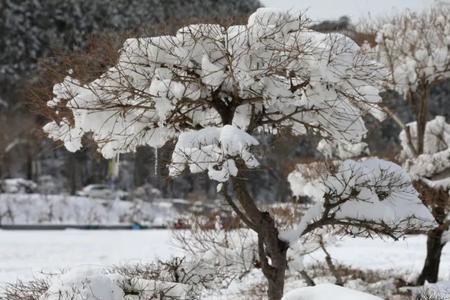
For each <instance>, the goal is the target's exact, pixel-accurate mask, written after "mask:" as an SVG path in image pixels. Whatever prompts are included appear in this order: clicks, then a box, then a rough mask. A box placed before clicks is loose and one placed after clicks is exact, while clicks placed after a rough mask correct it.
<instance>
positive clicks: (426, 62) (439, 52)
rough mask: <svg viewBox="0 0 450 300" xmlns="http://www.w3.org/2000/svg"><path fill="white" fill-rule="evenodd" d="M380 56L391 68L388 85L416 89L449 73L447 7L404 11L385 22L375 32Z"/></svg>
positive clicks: (449, 20) (449, 21)
mask: <svg viewBox="0 0 450 300" xmlns="http://www.w3.org/2000/svg"><path fill="white" fill-rule="evenodd" d="M376 42H377V47H376V52H377V54H378V56H379V59H380V60H381V61H382V62H383V63H385V64H386V66H388V67H389V68H390V71H391V74H392V78H391V79H392V82H391V83H392V85H391V88H393V89H395V90H397V91H398V92H400V93H403V94H405V95H406V94H408V92H416V91H417V90H418V89H420V86H421V85H426V84H430V83H433V82H436V81H439V80H442V79H445V78H449V77H450V51H449V46H450V7H449V6H448V5H435V6H433V7H431V8H430V9H428V10H425V11H423V12H421V13H417V12H413V11H406V12H404V13H402V14H400V15H398V16H396V17H394V18H392V19H390V20H389V21H388V22H387V23H385V24H384V25H383V26H382V27H381V28H380V29H379V31H378V33H377V36H376Z"/></svg>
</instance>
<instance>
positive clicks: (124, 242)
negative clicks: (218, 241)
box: [0, 230, 450, 286]
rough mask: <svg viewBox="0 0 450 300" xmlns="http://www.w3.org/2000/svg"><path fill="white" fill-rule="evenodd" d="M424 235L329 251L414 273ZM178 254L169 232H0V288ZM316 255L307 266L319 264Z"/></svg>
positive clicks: (351, 261)
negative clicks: (71, 271) (47, 275)
mask: <svg viewBox="0 0 450 300" xmlns="http://www.w3.org/2000/svg"><path fill="white" fill-rule="evenodd" d="M425 241H426V239H425V236H412V237H408V238H406V239H404V240H400V241H398V242H394V241H391V240H385V241H383V240H381V239H374V240H368V239H362V238H345V239H343V240H340V241H338V242H337V244H336V245H334V246H332V247H330V248H329V251H330V253H331V255H332V257H333V258H334V259H336V260H337V261H338V262H339V263H343V264H347V265H351V266H353V267H357V268H362V269H370V270H387V271H388V270H395V272H396V273H397V272H405V273H408V274H411V276H414V275H416V274H417V273H418V272H419V271H420V269H421V267H422V263H423V259H424V257H425ZM176 255H182V252H181V250H179V249H178V248H176V247H175V246H174V243H173V242H172V240H171V232H170V230H141V231H121V230H118V231H106V230H105V231H103V230H100V231H81V230H66V231H4V230H0V286H1V285H4V284H5V283H7V282H14V281H16V279H22V280H26V279H31V278H33V277H34V276H37V277H39V276H40V275H41V273H42V272H43V273H50V272H54V271H59V270H64V269H69V268H73V267H99V268H101V267H108V266H111V265H119V264H128V263H145V262H151V261H153V260H155V259H156V258H161V259H165V258H170V257H171V256H176ZM322 258H323V254H322V253H321V252H316V253H314V254H313V255H310V256H308V257H307V259H306V263H307V264H311V263H315V262H317V261H320V260H322ZM441 266H442V269H441V277H442V279H443V280H448V279H450V247H446V248H444V253H443V255H442V263H441Z"/></svg>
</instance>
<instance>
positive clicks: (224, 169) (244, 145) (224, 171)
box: [169, 125, 258, 182]
mask: <svg viewBox="0 0 450 300" xmlns="http://www.w3.org/2000/svg"><path fill="white" fill-rule="evenodd" d="M256 145H258V141H257V140H256V139H255V138H254V137H253V136H251V135H249V134H248V133H246V132H245V131H243V130H241V129H239V128H237V127H236V126H233V125H225V126H224V127H221V128H217V127H207V128H204V129H201V130H199V131H189V132H184V133H182V134H180V136H179V137H178V143H177V144H176V146H175V150H174V152H173V155H172V163H171V165H170V167H169V171H170V175H171V176H175V175H178V174H180V173H181V172H182V171H183V170H184V168H185V166H186V165H188V166H189V170H190V171H191V172H192V173H198V172H203V171H205V170H207V171H208V175H209V177H210V178H211V179H214V180H217V181H219V182H225V181H227V180H228V179H229V177H230V175H231V176H236V175H237V173H238V168H237V167H236V162H235V160H234V159H233V158H234V157H239V158H242V159H243V160H244V162H245V164H246V166H247V167H249V168H253V167H256V166H258V161H257V160H256V158H255V157H254V156H253V155H252V154H251V153H250V152H249V148H250V146H256Z"/></svg>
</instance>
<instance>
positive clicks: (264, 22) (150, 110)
mask: <svg viewBox="0 0 450 300" xmlns="http://www.w3.org/2000/svg"><path fill="white" fill-rule="evenodd" d="M308 24H309V23H308V20H307V19H305V18H304V17H303V16H298V15H292V14H289V13H285V12H279V11H274V10H270V9H259V10H258V11H257V12H256V13H254V14H253V15H251V16H250V18H249V19H248V23H247V24H246V25H232V26H221V25H218V24H194V25H190V26H186V27H183V28H181V29H179V30H178V31H177V32H176V33H175V34H174V35H165V36H156V37H143V38H131V39H128V40H126V41H125V43H124V45H123V48H122V50H121V51H120V57H119V58H118V60H117V63H116V64H115V65H114V66H111V67H109V68H108V69H107V70H106V71H105V72H104V73H103V74H102V75H100V76H99V77H98V78H97V79H95V80H93V81H90V82H82V81H80V80H79V79H76V78H75V75H76V74H73V75H68V76H67V77H66V78H65V80H64V81H63V82H61V83H59V84H56V85H55V86H54V88H53V93H54V97H53V99H51V100H50V101H49V102H48V106H49V107H51V108H52V109H54V112H55V117H56V120H55V121H53V122H50V123H48V124H47V125H45V127H44V130H45V131H46V132H47V133H48V134H49V136H50V137H51V138H53V139H55V140H61V141H63V142H64V144H65V147H66V148H67V149H68V150H70V151H77V150H79V149H80V148H82V146H83V140H82V138H83V136H84V135H85V134H86V133H90V134H91V136H92V138H93V140H95V141H96V143H97V146H98V150H99V152H100V153H101V154H102V155H103V156H104V157H106V158H113V157H115V156H116V155H118V154H120V153H126V152H132V151H135V150H136V148H137V147H138V146H141V145H149V146H151V147H155V148H160V147H162V146H163V145H165V144H167V143H171V142H175V145H174V148H173V153H172V157H171V161H170V163H169V164H168V168H169V174H170V175H171V176H177V175H180V174H182V173H184V172H185V171H186V169H189V171H190V172H192V173H202V172H206V173H207V174H208V177H209V178H210V179H212V180H215V181H217V182H219V185H218V187H217V189H218V191H220V192H221V193H222V195H223V196H224V198H225V199H226V200H227V202H228V203H229V204H230V206H231V207H232V208H233V210H234V211H235V212H236V214H237V215H238V216H239V217H240V218H241V220H242V221H243V222H244V223H245V224H246V225H247V226H248V227H249V228H250V229H252V230H253V231H255V232H256V233H257V236H258V254H259V260H260V265H261V269H262V272H263V274H264V275H265V277H266V278H267V279H268V295H269V299H272V300H278V299H281V297H282V295H283V286H284V275H285V271H286V267H287V250H288V248H289V246H290V245H292V244H293V243H295V242H296V241H297V240H299V239H300V237H302V236H305V235H307V234H308V233H310V232H312V231H314V230H315V229H318V228H321V227H323V226H332V225H336V226H343V227H346V228H349V230H350V228H351V230H355V231H356V230H357V228H358V230H359V231H362V232H372V231H373V232H378V231H383V232H386V231H388V230H393V231H394V232H395V231H396V229H398V228H399V227H398V225H399V224H398V223H399V222H400V223H403V222H405V221H406V220H409V219H411V218H417V219H421V220H423V219H427V216H428V215H429V213H428V211H427V210H425V212H424V211H423V210H421V209H420V208H421V205H420V202H419V200H418V198H417V195H416V193H415V191H414V189H413V188H412V186H411V184H410V181H409V178H408V177H407V176H406V175H405V174H404V173H403V172H402V171H401V169H400V168H399V167H398V166H395V165H393V164H391V163H388V162H384V161H379V160H371V161H367V162H364V163H359V162H354V161H348V162H345V163H343V164H342V165H341V166H338V167H337V168H336V170H337V171H336V172H332V173H331V174H333V175H330V178H332V177H333V178H336V179H335V180H331V179H330V180H331V183H332V186H333V188H332V189H330V191H329V192H326V193H325V194H324V195H323V199H324V201H322V202H319V204H318V205H316V206H314V207H313V208H312V210H311V211H308V212H307V213H306V214H305V216H304V218H303V219H302V222H301V223H300V224H299V226H298V228H296V229H294V230H290V231H288V232H282V233H280V232H279V230H278V227H277V225H276V222H275V220H274V218H273V216H272V215H271V214H270V213H268V212H266V211H262V210H260V209H259V208H258V206H257V201H256V199H255V198H254V196H253V195H252V193H251V192H250V190H249V187H248V181H247V178H248V176H249V174H250V173H252V172H256V171H257V170H258V169H259V168H260V161H261V160H260V159H259V157H258V156H259V153H258V148H259V147H258V146H259V141H258V137H259V134H260V133H266V134H272V135H284V134H285V132H289V133H290V134H292V135H293V136H299V135H305V134H315V135H319V136H321V137H323V138H326V139H330V140H339V141H340V140H343V141H350V142H358V141H359V140H361V138H362V137H363V136H364V135H365V133H366V128H365V126H364V122H363V119H362V116H363V115H365V114H366V113H371V114H373V115H375V116H377V117H380V118H381V117H382V115H380V110H379V108H378V106H377V105H378V103H379V102H380V100H381V98H380V96H379V95H378V89H377V86H378V85H379V84H380V82H381V77H382V76H383V75H384V72H383V68H382V67H381V66H380V65H379V64H378V63H376V62H374V61H373V60H371V59H369V58H368V57H367V56H366V55H365V54H364V52H363V51H361V49H360V47H359V46H358V45H357V44H356V43H354V42H353V41H352V40H350V39H349V38H347V37H345V36H343V35H341V34H322V33H318V32H314V31H312V30H310V29H308V27H307V26H308ZM367 172H369V173H370V174H371V176H369V177H367V176H366V175H365V174H366V173H367ZM380 195H383V198H382V199H381V198H380V197H381V196H380ZM406 195H409V197H406ZM402 196H403V197H402ZM385 199H389V201H383V200H385ZM395 201H402V206H403V207H412V208H413V209H411V210H405V211H408V212H409V213H405V214H402V215H400V216H401V218H393V219H392V218H391V219H390V222H388V221H387V220H386V219H384V218H380V217H382V216H383V215H385V212H386V211H387V210H390V209H394V208H395V206H394V205H389V203H391V202H395ZM362 203H366V205H367V204H369V205H370V204H373V205H375V207H378V208H375V209H374V210H373V211H374V212H379V214H375V213H373V214H372V213H368V214H362V213H361V212H360V208H361V207H364V209H367V207H366V206H364V205H362ZM381 212H383V213H381ZM392 215H394V216H395V215H397V213H396V212H394V213H393V214H392ZM392 215H389V216H392ZM394 223H395V224H394ZM408 224H412V223H409V222H408Z"/></svg>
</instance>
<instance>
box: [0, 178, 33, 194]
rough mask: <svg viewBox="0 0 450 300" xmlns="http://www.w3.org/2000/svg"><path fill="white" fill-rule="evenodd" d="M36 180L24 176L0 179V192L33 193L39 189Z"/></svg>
mask: <svg viewBox="0 0 450 300" xmlns="http://www.w3.org/2000/svg"><path fill="white" fill-rule="evenodd" d="M37 188H38V186H37V184H36V183H35V182H34V181H31V180H27V179H23V178H9V179H3V180H0V192H1V193H11V194H32V193H36V191H37Z"/></svg>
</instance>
